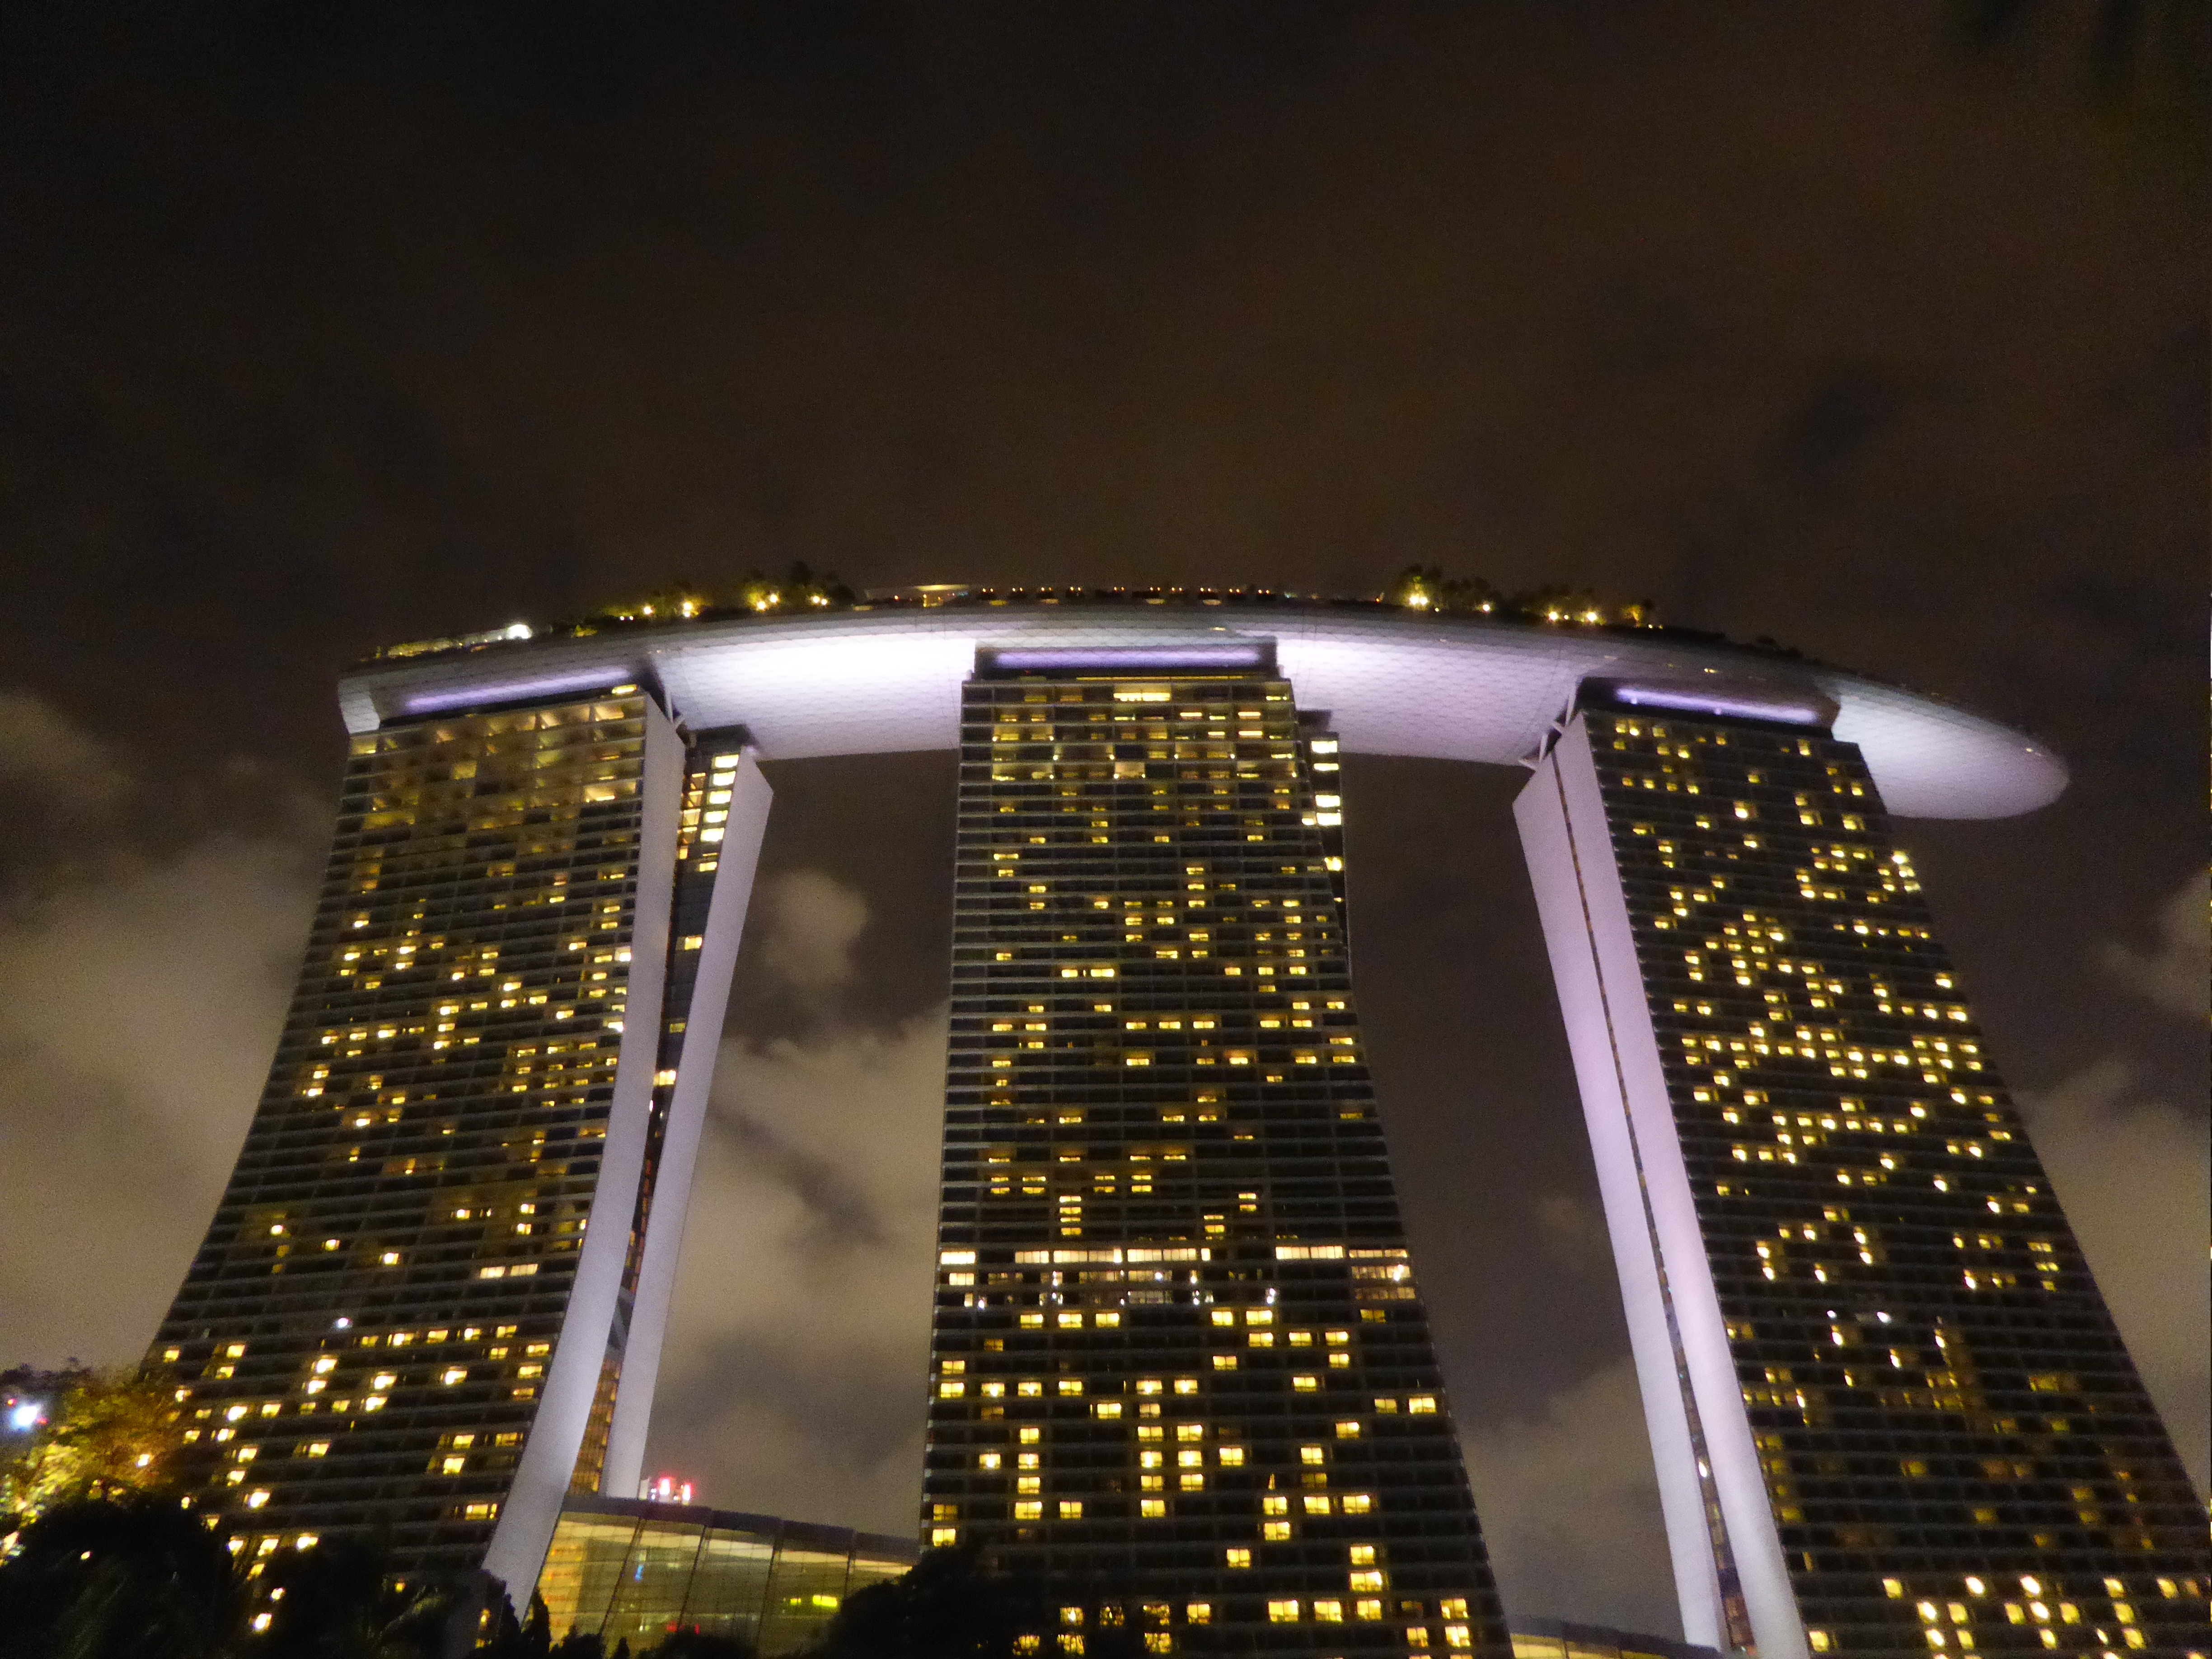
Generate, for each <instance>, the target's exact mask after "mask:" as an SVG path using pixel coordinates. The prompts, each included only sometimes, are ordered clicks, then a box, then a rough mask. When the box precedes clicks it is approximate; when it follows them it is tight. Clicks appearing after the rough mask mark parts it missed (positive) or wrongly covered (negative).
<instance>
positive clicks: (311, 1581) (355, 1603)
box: [243, 1539, 513, 1659]
mask: <svg viewBox="0 0 2212 1659" xmlns="http://www.w3.org/2000/svg"><path fill="white" fill-rule="evenodd" d="M390 1565H391V1563H390V1558H389V1557H388V1556H387V1554H386V1552H385V1551H384V1550H383V1549H381V1548H380V1547H378V1546H377V1545H375V1544H374V1543H367V1542H361V1541H355V1540H351V1539H338V1540H334V1541H330V1542H326V1543H323V1544H320V1545H318V1546H317V1547H315V1548H313V1549H307V1550H284V1551H280V1552H279V1553H276V1554H275V1555H273V1556H271V1557H270V1558H269V1565H268V1567H267V1569H266V1570H265V1571H264V1574H263V1577H262V1578H261V1581H260V1583H259V1584H258V1586H257V1587H256V1588H257V1589H258V1591H259V1593H260V1595H259V1597H258V1599H264V1600H266V1601H267V1602H268V1604H269V1605H268V1608H267V1611H268V1613H269V1625H268V1627H267V1629H266V1630H265V1631H264V1632H263V1633H262V1634H261V1635H259V1636H258V1637H257V1638H254V1639H253V1640H252V1642H251V1643H249V1644H247V1645H246V1647H245V1648H244V1649H243V1652H244V1653H246V1655H249V1656H251V1659H438V1656H440V1655H441V1654H442V1653H443V1652H444V1651H445V1650H446V1648H447V1632H449V1630H450V1629H451V1627H452V1625H453V1620H454V1618H455V1617H456V1615H457V1614H465V1608H464V1607H463V1603H462V1600H461V1598H460V1597H459V1595H457V1594H456V1593H455V1591H454V1589H453V1587H451V1586H449V1585H446V1584H442V1583H419V1584H417V1583H410V1584H407V1585H405V1586H404V1587H401V1586H395V1585H393V1584H392V1582H391V1580H390V1579H389V1577H387V1569H388V1568H389V1566H390ZM508 1621H509V1622H510V1623H512V1622H513V1614H512V1613H510V1614H509V1615H508Z"/></svg>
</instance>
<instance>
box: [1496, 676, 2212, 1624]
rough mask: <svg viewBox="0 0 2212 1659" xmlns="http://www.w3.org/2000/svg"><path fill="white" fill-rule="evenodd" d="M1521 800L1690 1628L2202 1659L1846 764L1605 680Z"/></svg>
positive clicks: (2167, 1483) (2072, 1250)
mask: <svg viewBox="0 0 2212 1659" xmlns="http://www.w3.org/2000/svg"><path fill="white" fill-rule="evenodd" d="M1805 701H1806V700H1804V699H1799V700H1798V704H1799V705H1802V704H1803V703H1804V702H1805ZM1814 701H1817V700H1814ZM1516 811H1517V815H1518V817H1519V820H1520V826H1521V832H1522V840H1523V843H1524V846H1525V847H1526V848H1527V852H1528V862H1529V866H1530V870H1531V872H1532V874H1533V875H1534V879H1535V884H1536V891H1537V898H1538V903H1539V907H1540V909H1541V915H1542V918H1543V924H1544V930H1545V934H1546V939H1547V945H1548V947H1549V951H1550V954H1551V957H1552V966H1553V973H1554V975H1555V976H1556V978H1557V981H1558V983H1559V994H1560V1001H1561V1006H1562V1008H1563V1010H1564V1012H1565V1015H1566V1019H1567V1026H1568V1033H1569V1037H1570V1040H1571V1045H1572V1048H1573V1051H1574V1059H1575V1065H1576V1070H1577V1075H1578V1077H1579V1079H1580V1084H1581V1089H1582V1095H1583V1105H1584V1109H1585V1112H1586V1114H1587V1115H1588V1117H1589V1130H1590V1137H1591V1143H1592V1146H1593V1148H1594V1149H1595V1152H1596V1156H1597V1164H1598V1170H1599V1175H1600V1179H1601V1185H1602V1187H1603V1189H1604V1196H1605V1204H1606V1213H1607V1225H1608V1227H1609V1230H1610V1231H1611V1233H1612V1236H1613V1248H1614V1252H1615V1258H1616V1261H1617V1263H1618V1266H1619V1268H1620V1279H1621V1285H1622V1291H1623V1299H1624V1301H1625V1302H1626V1305H1627V1310H1628V1314H1629V1322H1630V1327H1631V1334H1632V1339H1633V1342H1634V1346H1635V1352H1636V1360H1637V1368H1638V1376H1639V1380H1640V1383H1641V1386H1642V1391H1643V1395H1644V1407H1645V1412H1646V1414H1647V1418H1648V1420H1649V1423H1650V1431H1651V1439H1652V1444H1653V1448H1654V1451H1655V1454H1656V1457H1657V1459H1658V1463H1659V1471H1660V1477H1661V1487H1662V1499H1663V1501H1664V1504H1665V1509H1666V1516H1667V1523H1668V1535H1669V1541H1670V1544H1671V1546H1672V1550H1673V1554H1674V1566H1675V1571H1676V1575H1677V1579H1678V1587H1679V1589H1680V1596H1681V1601H1682V1606H1683V1609H1684V1618H1685V1623H1686V1626H1687V1630H1688V1634H1689V1636H1690V1638H1691V1639H1692V1640H1703V1641H1707V1642H1717V1643H1718V1644H1722V1645H1727V1646H1732V1647H1751V1646H1755V1647H1756V1649H1757V1650H1758V1652H1759V1655H1760V1656H1762V1659H1796V1656H1799V1655H1803V1654H1808V1653H1809V1654H1817V1653H1838V1654H1850V1655H1853V1656H1862V1655H1863V1656H1874V1655H1888V1656H1898V1659H1902V1656H1905V1655H1908V1654H1910V1655H1914V1656H1926V1655H1928V1654H1929V1653H1931V1652H1947V1651H1948V1652H1956V1653H2001V1652H2020V1653H2045V1652H2054V1651H2058V1652H2067V1653H2092V1654H2093V1653H2108V1654H2113V1655H2119V1654H2124V1653H2128V1652H2134V1651H2147V1652H2154V1653H2160V1654H2172V1655H2181V1654H2188V1653H2197V1654H2201V1653H2203V1651H2204V1650H2206V1647H2207V1645H2208V1644H2207V1641H2206V1630H2205V1622H2206V1621H2205V1614H2206V1607H2205V1601H2204V1592H2205V1590H2206V1589H2207V1587H2208V1586H2207V1581H2208V1577H2212V1574H2208V1571H2207V1563H2206V1554H2205V1545H2204V1517H2203V1511H2202V1510H2201V1509H2200V1508H2199V1506H2198V1505H2197V1503H2196V1501H2195V1499H2194V1498H2193V1497H2192V1495H2191V1491H2190V1487H2189V1484H2188V1480H2187V1478H2186V1477H2185V1474H2184V1473H2183V1471H2182V1469H2181V1467H2180V1464H2179V1460H2178V1459H2177V1458H2176V1456H2175V1455H2174V1452H2173V1449H2172V1443H2171V1442H2170V1441H2169V1439H2168V1437H2167V1436H2166V1432H2165V1430H2164V1428H2163V1426H2162V1425H2161V1424H2160V1421H2159V1419H2158V1416H2157V1413H2155V1412H2154V1409H2153V1408H2152V1407H2151V1405H2150V1402H2149V1401H2148V1397H2147V1396H2146V1395H2145V1394H2144V1392H2143V1389H2142V1383H2140V1381H2139V1380H2138V1379H2137V1377H2136V1372H2135V1369H2134V1367H2133V1365H2132V1364H2130V1361H2129V1358H2128V1355H2127V1352H2126V1350H2125V1349H2124V1347H2123V1346H2122V1345H2121V1342H2120V1340H2119V1337H2118V1334H2117V1333H2116V1332H2115V1330H2114V1329H2113V1327H2112V1320H2111V1318H2110V1316H2108V1315H2107V1314H2106V1310H2105V1307H2104V1303H2103V1300H2102V1298H2101V1297H2100V1295H2099V1294H2098V1291H2097V1288H2096V1285H2095V1284H2094V1283H2093V1280H2092V1279H2091V1278H2090V1276H2089V1273H2088V1269H2087V1266H2086V1265H2085V1264H2084V1262H2083V1261H2082V1259H2081V1251H2080V1249H2079V1248H2078V1247H2077V1246H2076V1244H2075V1241H2074V1237H2073V1234H2072V1232H2071V1231H2069V1228H2068V1226H2067V1224H2066V1219H2065V1217H2064V1216H2063V1214H2062V1213H2061V1212H2060V1211H2059V1207H2058V1204H2057V1199H2056V1198H2055V1197H2054V1195H2053V1194H2052V1192H2051V1182H2050V1177H2049V1176H2048V1175H2047V1174H2046V1173H2045V1170H2043V1168H2042V1166H2041V1164H2039V1162H2038V1160H2037V1158H2036V1156H2035V1152H2034V1150H2033V1147H2031V1146H2029V1144H2028V1141H2027V1136H2026V1134H2025V1133H2023V1131H2022V1128H2021V1121H2020V1117H2019V1115H2018V1113H2017V1111H2016V1110H2015V1108H2014V1105H2013V1103H2012V1101H2011V1098H2010V1097H2009V1096H2008V1094H2007V1093H2006V1091H2005V1088H2004V1085H2003V1084H2002V1081H2001V1080H2000V1079H1999V1078H1998V1077H1997V1075H1996V1072H1995V1071H1994V1070H1993V1069H1992V1068H1991V1066H1990V1059H1989V1056H1988V1054H1987V1053H1986V1052H1985V1050H1984V1047H1983V1042H1982V1036H1981V1033H1980V1031H1979V1030H1978V1027H1977V1026H1976V1024H1975V1023H1974V1019H1973V1016H1972V1012H1971V1011H1970V1009H1969V1008H1968V1006H1967V1005H1966V996H1965V993H1964V991H1963V989H1962V988H1961V987H1960V981H1959V977H1958V975H1957V973H1956V971H1955V970H1954V969H1953V967H1952V965H1951V963H1950V961H1949V959H1948V957H1947V956H1946V955H1945V954H1944V951H1943V949H1942V945H1941V944H1940V943H1939V942H1938V941H1937V939H1936V935H1935V933H1934V929H1933V927H1932V924H1931V921H1930V918H1929V911H1928V907H1927V904H1926V902H1925V901H1924V899H1923V896H1922V893H1921V890H1920V884H1919V882H1918V879H1917V877H1916V875H1915V873H1914V872H1913V869H1912V866H1911V860H1909V858H1908V857H1907V856H1906V854H1905V852H1904V851H1903V849H1901V848H1899V846H1898V844H1897V842H1896V839H1895V837H1894V836H1893V833H1892V830H1891V828H1890V824H1889V820H1888V818H1887V814H1886V813H1885V811H1884V810H1883V806H1882V802H1881V797H1880V794H1879V793H1878V792H1877V790H1876V789H1875V784H1874V781H1873V778H1872V776H1871V775H1870V774H1869V770H1868V769H1867V766H1866V764H1865V762H1864V758H1863V756H1862V755H1861V753H1860V752H1859V750H1858V749H1857V746H1856V745H1854V744H1850V743H1847V742H1842V741H1839V740H1838V739H1837V738H1835V737H1834V736H1833V735H1832V732H1830V731H1829V730H1828V729H1826V724H1825V721H1824V720H1823V717H1822V711H1820V710H1819V709H1817V708H1812V707H1808V706H1793V705H1792V704H1791V703H1790V702H1788V701H1787V700H1768V701H1765V702H1761V701H1758V700H1755V699H1754V700H1750V701H1744V702H1736V703H1735V704H1733V705H1731V704H1730V703H1729V702H1727V701H1726V700H1724V699H1723V700H1722V701H1720V702H1715V701H1714V700H1713V698H1712V697H1711V696H1710V695H1709V694H1706V693H1703V692H1698V691H1694V690H1692V691H1688V692H1681V693H1676V692H1672V691H1668V690H1663V689H1662V690H1658V691H1656V692H1653V691H1650V690H1646V691H1644V692H1641V693H1639V692H1638V691H1635V690H1626V691H1624V692H1621V693H1620V695H1617V696H1607V695H1606V694H1605V693H1604V692H1603V691H1599V692H1597V693H1596V694H1595V695H1594V696H1591V697H1590V698H1589V699H1588V701H1587V703H1586V706H1585V707H1584V708H1583V709H1582V711H1581V712H1580V713H1578V714H1576V715H1575V716H1574V717H1573V718H1572V719H1571V720H1570V721H1569V722H1568V723H1567V724H1566V726H1565V728H1564V730H1563V731H1562V732H1561V733H1560V734H1559V737H1558V738H1557V741H1556V742H1555V743H1554V744H1553V745H1552V746H1551V748H1550V750H1549V751H1548V752H1547V754H1546V755H1545V756H1544V757H1543V758H1542V760H1541V763H1539V764H1538V766H1537V767H1536V774H1535V776H1534V778H1533V779H1532V780H1531V781H1530V782H1529V784H1528V787H1527V789H1526V791H1525V792H1524V793H1523V794H1522V797H1521V799H1520V801H1519V803H1518V805H1517V808H1516Z"/></svg>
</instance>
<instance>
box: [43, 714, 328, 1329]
mask: <svg viewBox="0 0 2212 1659" xmlns="http://www.w3.org/2000/svg"><path fill="white" fill-rule="evenodd" d="M0 805H4V808H5V810H6V811H8V812H9V815H10V816H11V817H13V818H15V821H16V822H18V823H21V822H22V821H23V819H24V818H25V817H30V816H34V815H46V817H47V819H48V821H52V817H54V816H55V815H58V814H63V813H66V814H67V815H68V816H69V817H70V825H69V826H68V829H67V832H66V833H65V834H59V835H58V836H56V837H55V838H54V839H53V840H52V841H50V842H46V844H44V845H40V846H38V847H35V848H33V849H31V851H30V854H29V856H28V858H27V859H26V858H25V857H24V856H23V851H22V849H21V848H18V849H17V854H18V857H17V862H18V865H19V866H21V867H19V868H18V869H16V870H15V872H12V874H11V877H10V879H9V891H8V894H7V898H8V903H7V905H6V908H5V909H4V911H0V1355H4V1356H5V1357H6V1359H7V1361H9V1362H11V1363H21V1362H26V1361H27V1362H32V1363H35V1364H56V1363H58V1362H59V1361H61V1360H63V1359H64V1358H68V1357H70V1356H72V1355H74V1356H78V1357H81V1358H83V1359H85V1360H87V1361H89V1362H93V1363H96V1364H112V1363H116V1362H119V1361H124V1360H128V1359H133V1358H137V1356H138V1355H139V1354H140V1353H141V1352H143V1351H144V1348H145V1345H146V1343H147V1342H148V1341H149V1340H150V1339H151V1337H152V1336H153V1334H154V1328H155V1324H156V1323H157V1322H159V1320H160V1318H161V1313H162V1312H163V1310H165V1309H166V1308H167V1305H168V1298H169V1297H170V1296H171V1294H172V1293H173V1291H175V1289H176V1286H177V1283H178V1281H179V1279H181V1278H182V1277H183V1274H184V1270H185V1264H186V1262H187V1261H189V1260H190V1259H191V1253H192V1251H193V1249H195V1248H196V1247H197V1244H198V1243H199V1238H200V1234H201V1232H202V1231H203V1230H204V1228H205V1227H206V1225H207V1219H208V1217H209V1216H210V1214H211V1213H212V1212H213V1211H214V1208H215V1204H216V1199H217V1198H218V1197H219V1196H220V1194H221V1193H222V1184H223V1181H224V1178H225V1176H228V1173H229V1169H230V1163H231V1160H232V1159H233V1158H234V1157H235V1155H236V1153H237V1149H238V1146H239V1142H240V1139H242V1138H243V1137H244V1134H245V1133H246V1124H247V1122H248V1121H250V1120H251V1118H252V1113H253V1104H254V1101H255V1099H256V1098H257V1097H258V1095H259V1093H260V1091H261V1083H262V1079H263V1076H264V1073H265V1072H266V1070H267V1068H268V1065H269V1056H270V1053H271V1051H272V1049H273V1048H274V1047H275V1043H276V1033H277V1030H278V1029H279V1026H280V1025H281V1024H282V1021H283V1009H284V1002H285V998H286V995H287V994H288V992H289V988H290V985H291V981H292V976H293V974H294V973H295V971H296V969H297V966H298V957H299V951H300V946H301V940H302V939H303V938H304V937H305V935H306V932H307V917H308V913H309V910H310V908H311V907H312V903H313V875H312V863H313V854H311V853H310V852H309V851H308V850H307V848H305V847H303V846H302V845H301V843H300V842H298V841H296V840H295V839H292V838H289V837H288V836H283V835H271V836H243V835H218V836H209V837H206V838H204V839H200V840H197V841H194V842H191V843H190V844H188V845H186V846H185V847H184V848H181V849H180V850H177V851H174V852H173V853H167V854H148V853H144V852H141V851H137V850H132V848H131V846H130V844H129V840H128V835H127V827H128V826H127V823H126V822H125V820H126V819H127V818H128V817H130V816H131V814H132V813H133V812H134V811H136V812H153V813H158V811H159V807H160V805H161V803H159V802H158V801H155V800H151V799H149V798H148V793H147V792H146V791H145V790H144V789H143V787H142V786H141V785H140V784H139V783H138V782H137V780H135V779H134V778H133V777H132V776H131V775H130V774H129V773H128V771H127V770H126V769H125V768H124V766H123V764H122V763H121V761H120V760H119V759H118V757H117V756H116V755H115V754H114V753H113V752H112V750H108V749H107V748H106V746H105V745H102V744H98V743H96V742H94V740H93V739H91V738H88V737H87V736H86V735H85V734H84V733H83V732H81V731H79V730H78V729H77V728H76V727H75V726H72V725H71V724H70V722H69V721H68V720H66V719H65V718H64V716H62V715H61V714H59V713H58V712H57V711H56V710H54V709H53V708H52V707H50V706H48V705H46V704H44V703H42V702H40V701H39V700H38V699H35V698H32V697H27V696H21V695H20V694H0Z"/></svg>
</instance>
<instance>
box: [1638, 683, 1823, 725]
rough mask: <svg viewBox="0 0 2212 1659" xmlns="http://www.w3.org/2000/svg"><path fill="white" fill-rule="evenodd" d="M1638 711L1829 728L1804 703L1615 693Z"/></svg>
mask: <svg viewBox="0 0 2212 1659" xmlns="http://www.w3.org/2000/svg"><path fill="white" fill-rule="evenodd" d="M1613 696H1616V697H1618V698H1620V700H1621V702H1625V703H1628V704H1630V705H1631V706H1632V707H1634V708H1674V709H1679V710H1680V711H1681V712H1682V713H1684V714H1721V715H1733V716H1735V718H1736V719H1738V720H1775V721H1778V722H1779V723H1781V724H1783V725H1786V726H1820V725H1824V724H1826V721H1825V720H1823V718H1822V716H1821V714H1820V710H1819V709H1817V708H1812V707H1810V706H1809V705H1808V704H1805V703H1802V702H1752V701H1751V700H1750V699H1748V698H1741V697H1702V696H1699V695H1698V694H1697V693H1696V692H1694V691H1656V690H1647V689H1645V688H1644V687H1642V686H1633V685H1624V686H1622V687H1620V689H1619V690H1616V691H1615V692H1614V693H1613Z"/></svg>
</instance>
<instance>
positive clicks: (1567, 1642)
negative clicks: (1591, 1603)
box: [1511, 1619, 1720, 1659]
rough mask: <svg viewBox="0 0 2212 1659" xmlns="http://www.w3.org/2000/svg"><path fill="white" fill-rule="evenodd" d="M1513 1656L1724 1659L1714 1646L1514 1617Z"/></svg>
mask: <svg viewBox="0 0 2212 1659" xmlns="http://www.w3.org/2000/svg"><path fill="white" fill-rule="evenodd" d="M1511 1629H1512V1633H1513V1659H1720V1656H1719V1653H1718V1651H1717V1650H1715V1649H1712V1648H1703V1647H1698V1646H1694V1645H1693V1644H1690V1643H1688V1642H1676V1641H1672V1640H1669V1639H1668V1638H1666V1637H1664V1636H1640V1635H1637V1634H1635V1633H1633V1632H1629V1631H1625V1630H1613V1629H1612V1628H1610V1627H1609V1626H1604V1625H1575V1624H1569V1623H1567V1622H1566V1621H1565V1620H1558V1619H1515V1620H1511Z"/></svg>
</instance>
